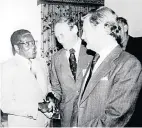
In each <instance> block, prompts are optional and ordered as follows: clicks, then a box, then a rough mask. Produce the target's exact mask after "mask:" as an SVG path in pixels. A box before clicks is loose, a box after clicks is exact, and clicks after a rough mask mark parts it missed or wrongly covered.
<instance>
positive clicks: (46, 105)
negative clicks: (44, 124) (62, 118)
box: [38, 101, 55, 113]
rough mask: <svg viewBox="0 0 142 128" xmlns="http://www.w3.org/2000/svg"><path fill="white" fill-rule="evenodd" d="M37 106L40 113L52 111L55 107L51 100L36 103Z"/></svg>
mask: <svg viewBox="0 0 142 128" xmlns="http://www.w3.org/2000/svg"><path fill="white" fill-rule="evenodd" d="M38 108H39V111H41V112H42V113H46V112H48V113H49V112H53V111H54V108H55V104H54V103H53V102H50V101H48V102H45V101H44V102H40V103H38Z"/></svg>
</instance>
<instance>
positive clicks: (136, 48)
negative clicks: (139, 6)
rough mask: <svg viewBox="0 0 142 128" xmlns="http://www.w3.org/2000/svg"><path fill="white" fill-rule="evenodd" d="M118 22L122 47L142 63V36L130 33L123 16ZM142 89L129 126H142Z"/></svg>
mask: <svg viewBox="0 0 142 128" xmlns="http://www.w3.org/2000/svg"><path fill="white" fill-rule="evenodd" d="M117 21H118V24H119V26H120V28H121V30H120V36H121V44H122V48H123V49H124V50H125V51H127V52H129V53H131V54H132V55H134V56H135V57H137V59H139V61H140V62H141V63H142V48H141V44H142V37H135V38H134V37H132V36H130V35H129V34H128V23H127V20H126V19H125V18H123V17H118V18H117ZM141 108H142V90H141V91H140V94H139V97H138V101H137V104H136V109H135V111H134V114H133V116H132V118H131V119H130V121H129V123H128V124H127V125H126V126H127V127H129V126H130V127H142V121H141V115H142V111H141Z"/></svg>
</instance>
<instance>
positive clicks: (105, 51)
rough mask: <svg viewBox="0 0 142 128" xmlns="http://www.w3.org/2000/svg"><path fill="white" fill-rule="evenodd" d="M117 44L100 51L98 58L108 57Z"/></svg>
mask: <svg viewBox="0 0 142 128" xmlns="http://www.w3.org/2000/svg"><path fill="white" fill-rule="evenodd" d="M117 46H118V44H117V43H115V44H114V45H110V46H108V47H106V48H105V49H103V50H101V51H100V52H99V53H98V54H99V55H100V58H102V57H103V58H105V57H107V56H108V54H109V53H110V52H111V51H112V50H113V49H114V48H115V47H117Z"/></svg>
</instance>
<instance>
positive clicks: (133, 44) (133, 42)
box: [126, 36, 142, 63]
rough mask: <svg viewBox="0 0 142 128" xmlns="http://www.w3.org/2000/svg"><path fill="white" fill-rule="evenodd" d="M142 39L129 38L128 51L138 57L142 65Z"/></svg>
mask: <svg viewBox="0 0 142 128" xmlns="http://www.w3.org/2000/svg"><path fill="white" fill-rule="evenodd" d="M141 46H142V37H131V36H129V39H128V43H127V46H126V51H127V52H129V53H131V54H132V55H134V56H135V57H137V59H138V60H139V61H140V62H141V63H142V48H141Z"/></svg>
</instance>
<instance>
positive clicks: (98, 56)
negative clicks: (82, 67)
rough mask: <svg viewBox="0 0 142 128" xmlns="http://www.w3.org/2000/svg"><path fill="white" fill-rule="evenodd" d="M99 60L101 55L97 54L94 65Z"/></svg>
mask: <svg viewBox="0 0 142 128" xmlns="http://www.w3.org/2000/svg"><path fill="white" fill-rule="evenodd" d="M99 58H100V55H99V54H98V53H96V55H95V57H94V59H93V63H96V62H97V61H98V59H99Z"/></svg>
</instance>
